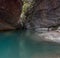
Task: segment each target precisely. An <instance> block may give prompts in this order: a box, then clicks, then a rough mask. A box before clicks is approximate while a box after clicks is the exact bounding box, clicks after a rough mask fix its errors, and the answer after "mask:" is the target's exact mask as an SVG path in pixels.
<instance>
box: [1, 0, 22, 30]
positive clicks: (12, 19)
mask: <svg viewBox="0 0 60 58" xmlns="http://www.w3.org/2000/svg"><path fill="white" fill-rule="evenodd" d="M22 5H23V3H22V0H0V30H8V29H16V27H17V25H18V21H19V18H20V14H21V11H22Z"/></svg>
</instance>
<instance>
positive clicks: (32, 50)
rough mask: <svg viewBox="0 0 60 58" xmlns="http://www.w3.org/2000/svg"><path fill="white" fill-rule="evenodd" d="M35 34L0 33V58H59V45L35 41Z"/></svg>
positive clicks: (21, 32) (29, 32)
mask: <svg viewBox="0 0 60 58" xmlns="http://www.w3.org/2000/svg"><path fill="white" fill-rule="evenodd" d="M37 38H38V37H37V36H36V34H35V32H31V31H7V32H0V58H60V44H56V43H52V42H44V41H37V40H35V39H37Z"/></svg>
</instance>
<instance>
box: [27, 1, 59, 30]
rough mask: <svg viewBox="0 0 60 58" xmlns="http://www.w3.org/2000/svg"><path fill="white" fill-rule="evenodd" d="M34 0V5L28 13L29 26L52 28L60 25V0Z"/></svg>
mask: <svg viewBox="0 0 60 58" xmlns="http://www.w3.org/2000/svg"><path fill="white" fill-rule="evenodd" d="M34 1H35V3H34V4H33V7H32V8H31V9H30V10H28V12H27V13H26V19H27V21H26V27H27V28H31V29H33V28H39V27H40V28H46V27H47V28H50V27H52V26H53V27H54V26H56V25H58V26H59V25H60V0H34ZM27 23H29V25H27ZM28 26H29V27H28ZM54 28H55V27H54Z"/></svg>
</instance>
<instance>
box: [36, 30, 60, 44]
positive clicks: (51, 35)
mask: <svg viewBox="0 0 60 58" xmlns="http://www.w3.org/2000/svg"><path fill="white" fill-rule="evenodd" d="M38 36H39V37H40V40H43V41H49V42H56V43H60V32H59V31H51V32H46V33H41V34H38ZM37 40H39V39H37Z"/></svg>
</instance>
